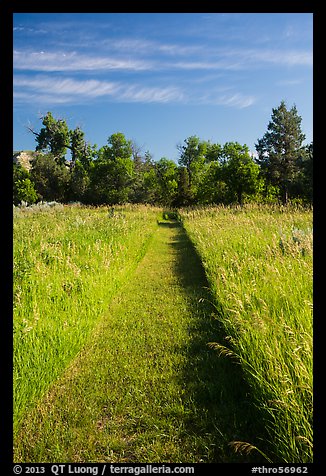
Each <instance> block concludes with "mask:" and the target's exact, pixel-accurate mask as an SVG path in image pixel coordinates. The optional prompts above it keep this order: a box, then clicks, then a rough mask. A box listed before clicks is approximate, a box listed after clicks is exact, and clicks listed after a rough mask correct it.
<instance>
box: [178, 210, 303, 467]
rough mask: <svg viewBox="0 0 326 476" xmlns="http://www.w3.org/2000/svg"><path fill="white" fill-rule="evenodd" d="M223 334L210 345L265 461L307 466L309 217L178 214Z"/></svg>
mask: <svg viewBox="0 0 326 476" xmlns="http://www.w3.org/2000/svg"><path fill="white" fill-rule="evenodd" d="M181 218H182V221H183V224H184V227H185V229H186V230H187V232H188V234H189V236H190V238H191V239H192V240H193V242H194V244H195V246H196V248H197V250H198V252H199V254H200V256H201V258H202V261H203V264H204V267H205V270H206V273H207V277H208V280H209V283H210V286H211V288H212V290H213V292H214V295H215V297H216V305H217V308H218V310H219V319H220V320H221V322H222V324H223V326H224V327H225V329H226V332H227V334H228V336H227V338H226V340H224V341H223V342H215V343H214V344H212V346H213V347H215V349H216V350H217V352H218V353H219V354H220V355H224V356H226V357H229V358H230V357H231V358H232V357H233V358H234V360H235V361H236V362H239V363H240V364H241V366H242V368H243V369H244V371H245V374H246V378H247V380H248V382H249V383H250V385H251V388H252V389H253V393H254V396H255V398H256V402H257V405H259V407H260V408H261V409H262V410H263V411H264V414H265V418H266V423H265V424H266V426H267V428H268V430H269V434H270V438H269V442H268V443H269V446H270V457H271V459H272V460H276V461H285V462H309V461H312V212H311V210H304V209H295V208H287V209H284V208H278V207H258V206H247V207H244V208H226V207H209V208H204V209H197V210H189V209H188V210H187V209H185V210H181Z"/></svg>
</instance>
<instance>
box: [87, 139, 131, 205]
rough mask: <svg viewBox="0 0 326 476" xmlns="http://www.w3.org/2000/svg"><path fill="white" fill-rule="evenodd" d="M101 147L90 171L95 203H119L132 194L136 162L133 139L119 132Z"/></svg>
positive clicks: (91, 190)
mask: <svg viewBox="0 0 326 476" xmlns="http://www.w3.org/2000/svg"><path fill="white" fill-rule="evenodd" d="M108 144H109V145H108V146H104V147H101V148H100V149H99V151H98V157H97V159H96V160H95V161H94V165H93V167H92V169H91V171H90V193H91V196H92V201H93V202H94V203H107V204H117V203H124V202H126V201H128V199H129V195H130V194H131V191H132V190H131V185H132V178H133V170H134V164H133V160H132V158H131V155H132V148H131V141H128V140H127V139H126V138H125V136H124V135H123V134H122V133H121V132H118V133H116V134H112V135H111V136H110V137H109V138H108Z"/></svg>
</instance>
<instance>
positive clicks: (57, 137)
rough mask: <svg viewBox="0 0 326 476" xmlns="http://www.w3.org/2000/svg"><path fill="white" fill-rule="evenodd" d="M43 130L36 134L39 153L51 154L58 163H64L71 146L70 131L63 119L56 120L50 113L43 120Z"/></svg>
mask: <svg viewBox="0 0 326 476" xmlns="http://www.w3.org/2000/svg"><path fill="white" fill-rule="evenodd" d="M42 124H43V126H44V127H43V128H42V129H41V130H40V132H39V134H36V142H37V147H36V150H37V151H45V152H51V154H53V156H54V157H55V158H56V159H57V160H58V161H61V162H62V161H64V157H65V155H66V152H67V147H68V146H69V129H68V126H67V123H66V121H65V120H63V119H55V118H54V117H53V116H52V114H51V112H48V113H47V114H46V115H45V116H44V117H43V120H42Z"/></svg>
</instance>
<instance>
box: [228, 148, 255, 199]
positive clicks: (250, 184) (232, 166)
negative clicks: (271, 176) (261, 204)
mask: <svg viewBox="0 0 326 476" xmlns="http://www.w3.org/2000/svg"><path fill="white" fill-rule="evenodd" d="M222 154H223V158H224V164H223V176H224V179H225V183H226V184H227V186H228V187H229V192H230V194H231V196H232V195H235V196H236V200H237V202H238V203H239V205H242V203H243V197H244V195H245V194H246V195H252V194H255V193H256V192H257V191H258V189H259V185H260V181H259V172H260V170H259V166H258V165H257V164H256V163H255V162H254V159H253V158H252V157H251V156H250V154H249V149H248V147H247V146H246V145H243V146H242V145H240V144H239V143H238V142H233V143H231V142H228V143H226V144H225V145H224V147H223V153H222Z"/></svg>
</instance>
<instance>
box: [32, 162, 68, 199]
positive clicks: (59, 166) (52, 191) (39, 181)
mask: <svg viewBox="0 0 326 476" xmlns="http://www.w3.org/2000/svg"><path fill="white" fill-rule="evenodd" d="M30 175H31V179H32V180H33V182H34V185H35V189H36V191H37V193H38V194H39V196H40V198H41V200H55V201H58V202H64V201H65V200H66V198H67V190H68V186H69V180H70V173H69V169H68V167H67V166H66V165H65V164H64V163H60V162H58V161H57V160H56V158H55V156H54V155H52V154H38V155H37V156H36V157H35V159H34V160H33V166H32V170H31V173H30Z"/></svg>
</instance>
